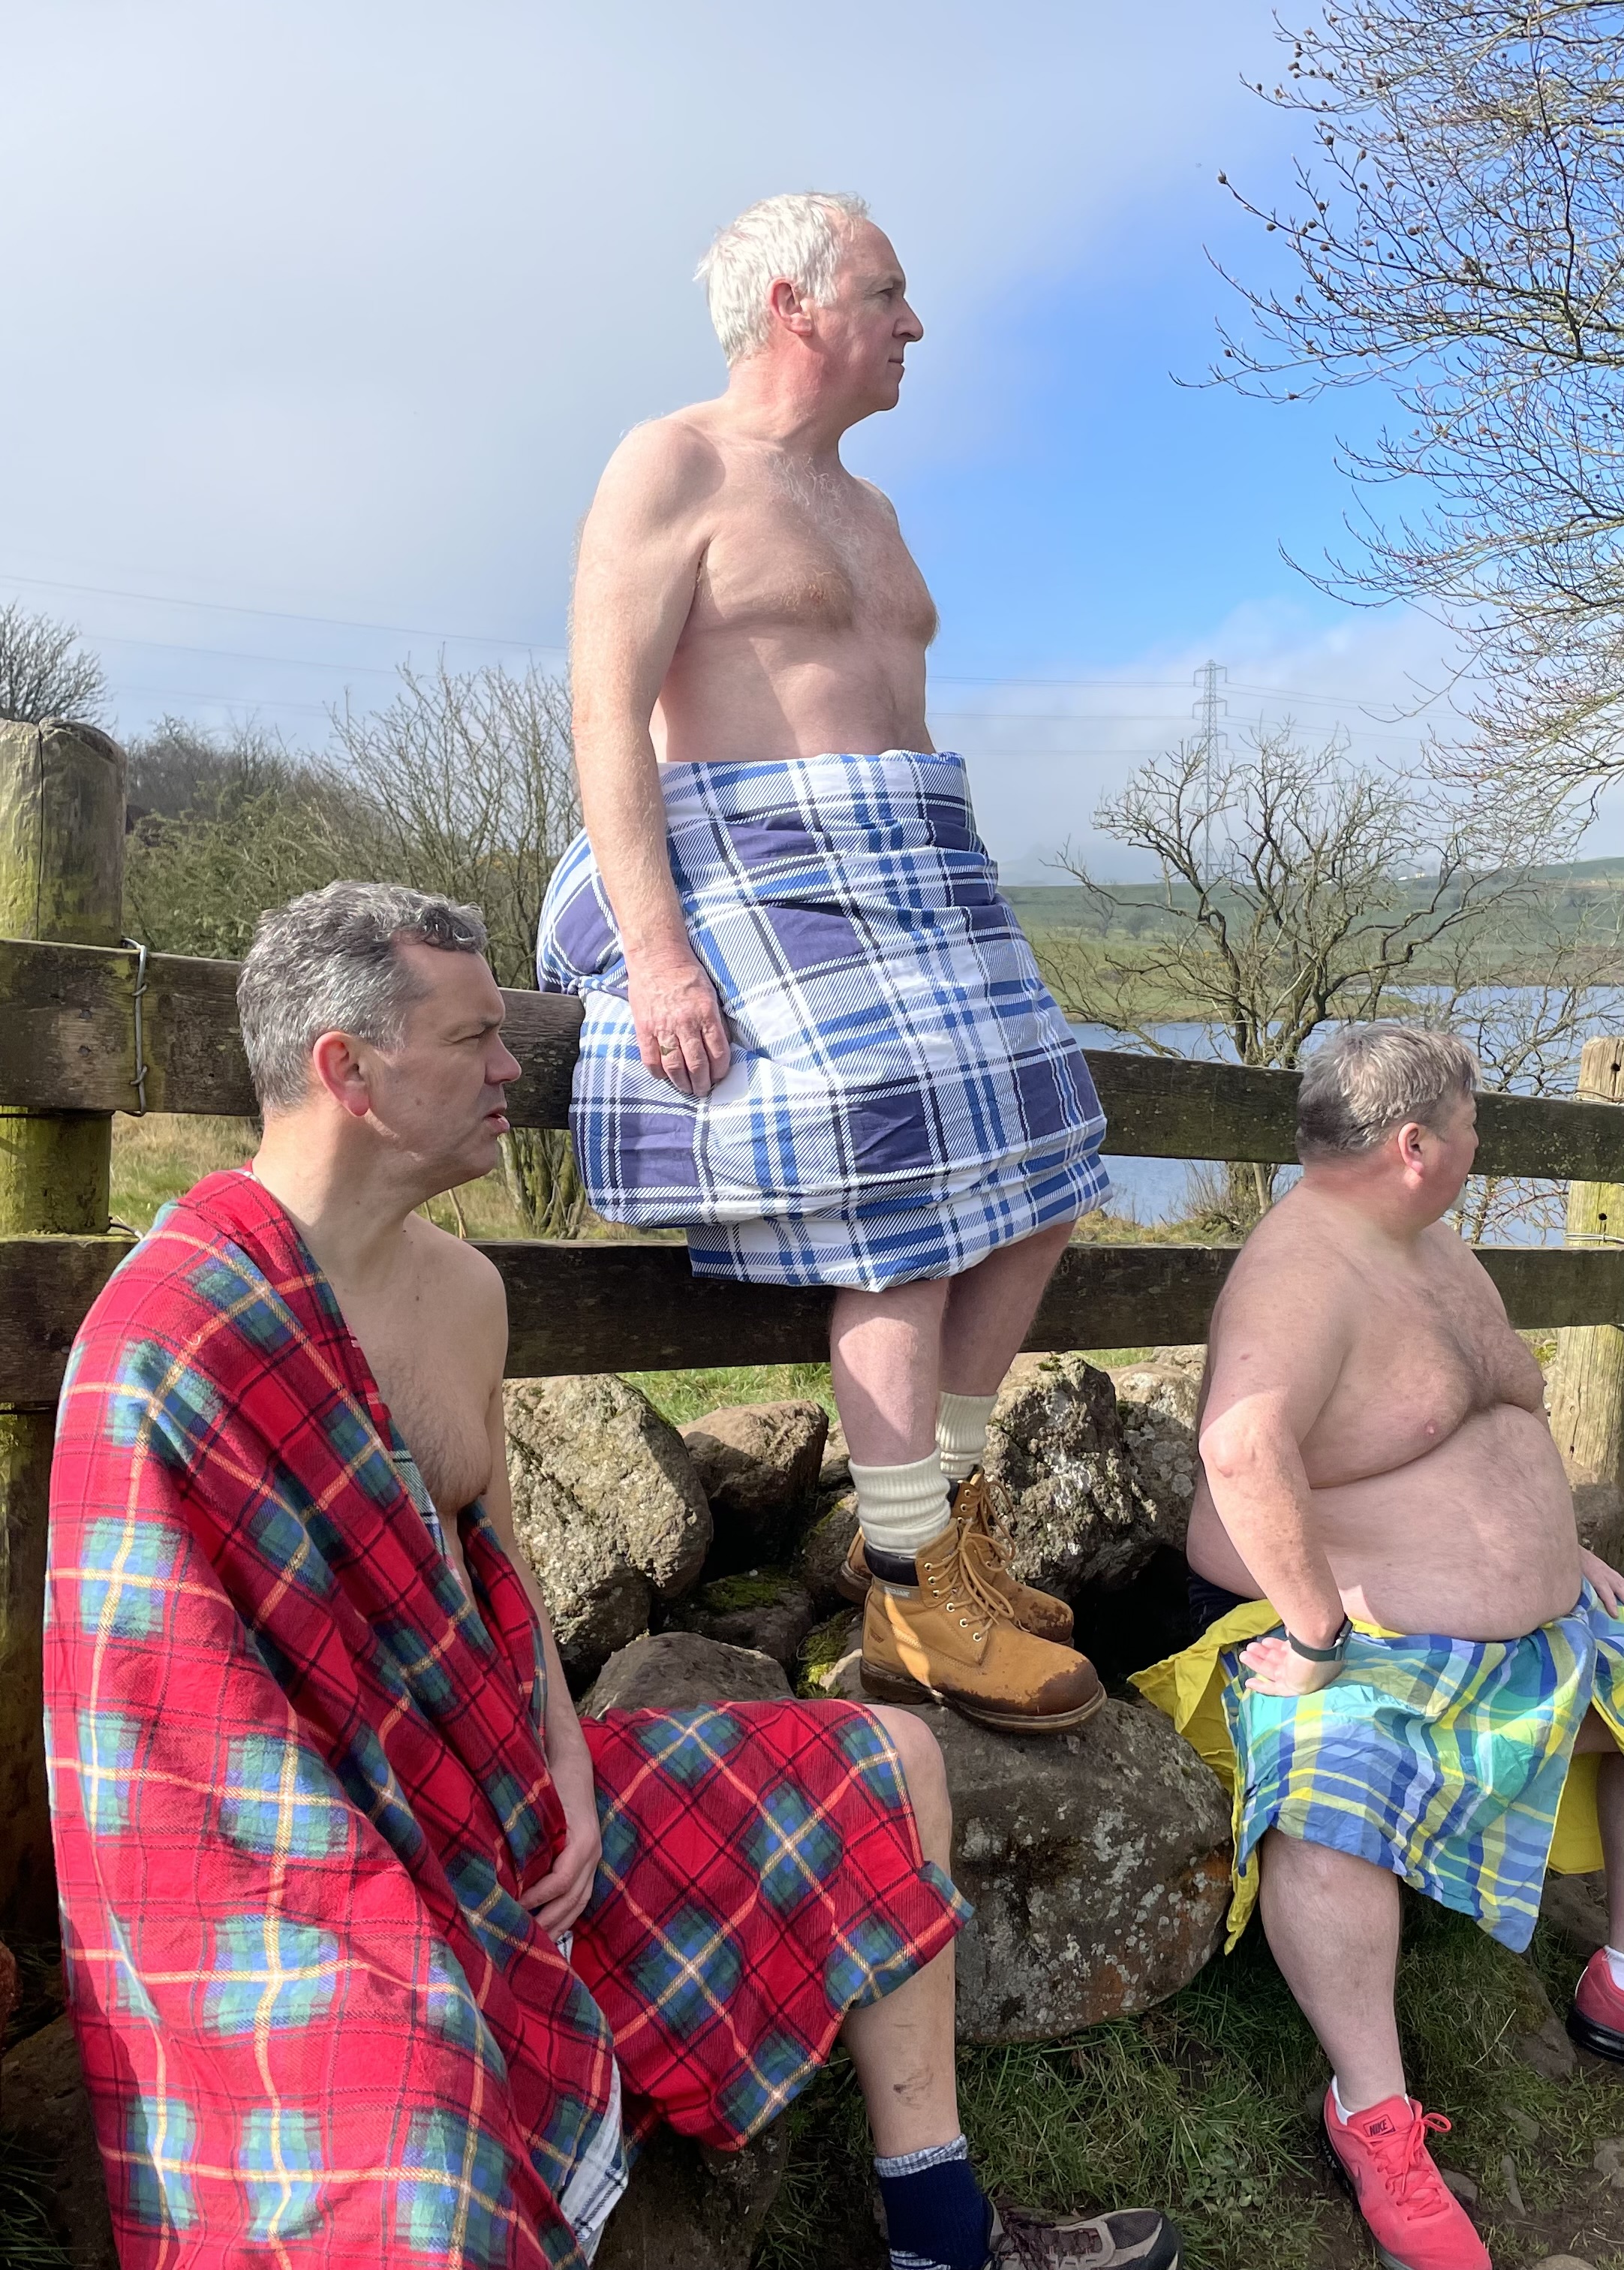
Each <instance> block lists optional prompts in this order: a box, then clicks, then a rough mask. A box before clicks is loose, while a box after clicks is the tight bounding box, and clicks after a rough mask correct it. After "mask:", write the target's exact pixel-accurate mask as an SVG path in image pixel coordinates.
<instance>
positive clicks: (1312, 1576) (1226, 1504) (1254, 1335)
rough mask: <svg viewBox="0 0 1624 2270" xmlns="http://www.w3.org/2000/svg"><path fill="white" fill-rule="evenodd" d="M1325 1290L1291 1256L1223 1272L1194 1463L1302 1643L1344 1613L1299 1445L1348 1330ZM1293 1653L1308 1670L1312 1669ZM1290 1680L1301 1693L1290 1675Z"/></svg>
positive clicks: (1332, 1380) (1239, 1547) (1332, 1629)
mask: <svg viewBox="0 0 1624 2270" xmlns="http://www.w3.org/2000/svg"><path fill="white" fill-rule="evenodd" d="M1257 1258H1258V1259H1261V1258H1262V1257H1257ZM1242 1266H1244V1265H1242ZM1328 1291H1329V1288H1328V1287H1327V1286H1326V1285H1325V1284H1324V1281H1323V1280H1320V1279H1319V1278H1318V1275H1317V1272H1316V1274H1315V1276H1314V1277H1313V1278H1306V1277H1303V1276H1298V1275H1295V1273H1294V1272H1291V1271H1290V1264H1289V1263H1288V1262H1287V1263H1286V1264H1285V1266H1284V1269H1282V1268H1280V1267H1279V1266H1269V1265H1264V1266H1263V1267H1259V1266H1257V1264H1256V1262H1254V1265H1253V1266H1252V1267H1251V1268H1250V1269H1248V1270H1247V1272H1246V1274H1245V1275H1244V1276H1243V1277H1237V1278H1236V1279H1235V1280H1231V1285H1230V1287H1229V1289H1228V1290H1227V1292H1226V1294H1225V1296H1224V1303H1223V1309H1222V1314H1221V1316H1220V1318H1219V1320H1218V1323H1217V1326H1216V1329H1215V1332H1214V1336H1213V1360H1212V1378H1211V1382H1210V1384H1209V1386H1208V1390H1207V1398H1206V1405H1205V1411H1204V1413H1203V1414H1202V1424H1201V1444H1200V1448H1201V1462H1202V1465H1203V1467H1204V1468H1205V1473H1206V1481H1207V1487H1208V1488H1209V1490H1210V1491H1211V1492H1212V1502H1213V1504H1214V1506H1215V1507H1216V1508H1217V1510H1218V1517H1219V1519H1220V1521H1221V1522H1222V1523H1223V1524H1224V1527H1225V1529H1226V1530H1227V1532H1228V1534H1229V1537H1230V1539H1231V1540H1232V1541H1233V1543H1234V1545H1235V1550H1236V1552H1237V1553H1239V1554H1240V1555H1241V1558H1242V1561H1244V1562H1245V1563H1246V1565H1247V1568H1248V1569H1250V1572H1251V1575H1252V1577H1253V1580H1254V1582H1255V1583H1257V1584H1258V1585H1260V1586H1261V1587H1262V1589H1263V1591H1264V1593H1265V1594H1266V1596H1267V1597H1268V1599H1270V1600H1272V1602H1273V1604H1274V1606H1276V1607H1277V1608H1278V1609H1279V1612H1280V1615H1281V1617H1282V1618H1283V1620H1284V1621H1285V1624H1286V1628H1287V1631H1289V1632H1291V1633H1293V1634H1294V1636H1296V1637H1297V1638H1298V1639H1301V1640H1302V1641H1303V1642H1304V1643H1306V1644H1307V1645H1308V1646H1309V1647H1326V1646H1329V1645H1330V1643H1331V1640H1332V1639H1333V1638H1334V1637H1335V1636H1336V1634H1337V1632H1338V1631H1339V1628H1340V1627H1341V1623H1342V1614H1343V1610H1342V1599H1341V1595H1340V1593H1339V1591H1338V1589H1337V1583H1336V1579H1335V1577H1334V1576H1332V1574H1331V1563H1330V1562H1329V1561H1328V1560H1327V1559H1326V1557H1325V1553H1324V1547H1322V1546H1321V1544H1320V1542H1319V1539H1318V1538H1317V1537H1316V1534H1315V1528H1314V1515H1313V1500H1312V1496H1311V1494H1310V1491H1309V1478H1308V1473H1307V1471H1306V1469H1305V1468H1304V1465H1303V1462H1302V1449H1301V1445H1302V1443H1303V1441H1304V1439H1305V1437H1306V1436H1307V1435H1308V1433H1309V1429H1310V1428H1312V1426H1313V1425H1314V1422H1315V1421H1316V1419H1317V1418H1318V1416H1319V1414H1320V1413H1321V1412H1322V1411H1323V1410H1324V1407H1325V1405H1326V1403H1327V1402H1328V1401H1329V1399H1330V1397H1331V1391H1332V1390H1333V1389H1334V1388H1335V1386H1336V1384H1337V1379H1338V1376H1339V1374H1340V1371H1341V1369H1342V1363H1343V1360H1344V1357H1345V1354H1346V1346H1347V1339H1348V1334H1347V1331H1346V1324H1344V1322H1343V1319H1342V1317H1341V1316H1340V1315H1339V1312H1338V1309H1337V1307H1336V1304H1335V1302H1333V1301H1331V1300H1329V1299H1328V1298H1327V1294H1328ZM1249 1659H1250V1658H1249ZM1296 1660H1297V1661H1298V1662H1301V1664H1302V1669H1303V1673H1304V1674H1305V1677H1306V1674H1308V1673H1309V1672H1310V1671H1311V1669H1312V1666H1311V1665H1309V1664H1308V1663H1307V1662H1306V1660H1305V1659H1304V1658H1296ZM1314 1683H1319V1684H1323V1683H1324V1680H1320V1681H1317V1682H1314ZM1294 1688H1298V1691H1301V1688H1300V1687H1299V1683H1298V1682H1297V1681H1295V1680H1294Z"/></svg>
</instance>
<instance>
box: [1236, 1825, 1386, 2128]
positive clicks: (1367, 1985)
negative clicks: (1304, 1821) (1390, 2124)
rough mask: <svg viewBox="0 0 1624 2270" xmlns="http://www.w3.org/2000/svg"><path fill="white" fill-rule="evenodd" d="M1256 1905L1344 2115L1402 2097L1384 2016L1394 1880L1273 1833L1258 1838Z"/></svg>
mask: <svg viewBox="0 0 1624 2270" xmlns="http://www.w3.org/2000/svg"><path fill="white" fill-rule="evenodd" d="M1262 1910H1263V1925H1264V1931H1265V1932H1267V1933H1268V1938H1269V1945H1270V1946H1271V1947H1272V1949H1273V1951H1274V1959H1275V1961H1276V1962H1278V1963H1279V1966H1280V1971H1281V1975H1282V1976H1283V1977H1284V1978H1285V1980H1286V1984H1287V1985H1288V1986H1289V1987H1290V1988H1291V1991H1292V1992H1293V1994H1294V1996H1295V1997H1296V2000H1297V2007H1298V2008H1299V2009H1300V2010H1301V2012H1302V2014H1303V2016H1304V2017H1305V2018H1306V2019H1307V2020H1308V2021H1309V2025H1311V2026H1312V2027H1313V2029H1314V2030H1315V2032H1316V2035H1317V2036H1319V2044H1320V2047H1321V2048H1322V2049H1323V2050H1324V2052H1325V2055H1326V2056H1327V2057H1328V2058H1329V2059H1331V2071H1332V2073H1334V2074H1335V2075H1336V2080H1337V2093H1338V2095H1339V2097H1340V2098H1341V2102H1342V2110H1343V2111H1344V2112H1345V2113H1346V2112H1362V2111H1364V2110H1365V2109H1366V2108H1367V2107H1368V2106H1369V2105H1372V2104H1380V2103H1382V2101H1383V2098H1385V2097H1389V2096H1404V2095H1405V2079H1404V2060H1403V2059H1402V2058H1401V2057H1400V2055H1399V2052H1398V2021H1397V2019H1396V2018H1395V2016H1394V2014H1393V1981H1394V1978H1395V1977H1396V1976H1397V1974H1398V1878H1397V1877H1396V1876H1393V1875H1390V1874H1389V1873H1388V1871H1387V1870H1386V1869H1385V1868H1378V1867H1376V1866H1375V1865H1374V1863H1372V1862H1371V1861H1369V1860H1358V1859H1355V1858H1353V1856H1352V1855H1351V1854H1350V1853H1346V1852H1333V1851H1330V1850H1329V1849H1328V1847H1326V1846H1325V1845H1324V1844H1309V1843H1304V1842H1303V1840H1302V1839H1301V1837H1299V1836H1281V1834H1280V1832H1279V1830H1278V1829H1270V1831H1269V1833H1268V1834H1267V1836H1265V1837H1264V1841H1263V1898H1262Z"/></svg>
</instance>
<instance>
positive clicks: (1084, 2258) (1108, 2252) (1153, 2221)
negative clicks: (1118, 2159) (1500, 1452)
mask: <svg viewBox="0 0 1624 2270" xmlns="http://www.w3.org/2000/svg"><path fill="white" fill-rule="evenodd" d="M1183 2244H1184V2243H1183V2239H1182V2238H1181V2237H1179V2235H1178V2230H1177V2228H1176V2226H1175V2224H1173V2223H1171V2222H1168V2218H1167V2216H1166V2215H1165V2214H1159V2213H1158V2212H1157V2210H1156V2209H1155V2208H1154V2207H1123V2208H1121V2209H1120V2210H1119V2211H1118V2212H1117V2213H1116V2214H1096V2215H1094V2216H1093V2217H1091V2218H1089V2219H1087V2220H1085V2218H1084V2217H1083V2216H1081V2215H1074V2214H1073V2215H1057V2214H1028V2213H1027V2210H1026V2209H1025V2208H1024V2207H1001V2208H998V2209H997V2210H996V2211H995V2212H994V2214H993V2218H992V2251H991V2252H990V2254H989V2255H988V2257H987V2263H988V2270H1179V2265H1180V2263H1181V2262H1182V2261H1183Z"/></svg>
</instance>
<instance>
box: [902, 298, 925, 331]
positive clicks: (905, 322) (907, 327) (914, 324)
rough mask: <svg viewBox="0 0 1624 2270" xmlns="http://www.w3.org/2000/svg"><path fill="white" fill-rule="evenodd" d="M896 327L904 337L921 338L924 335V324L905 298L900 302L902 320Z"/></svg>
mask: <svg viewBox="0 0 1624 2270" xmlns="http://www.w3.org/2000/svg"><path fill="white" fill-rule="evenodd" d="M897 328H898V330H900V331H901V334H902V337H903V338H905V339H922V338H923V337H924V325H923V323H921V322H920V320H919V318H918V316H917V315H915V313H914V311H913V309H912V308H910V307H909V306H908V302H907V300H903V302H902V320H901V323H900V324H899V325H898V326H897Z"/></svg>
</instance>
